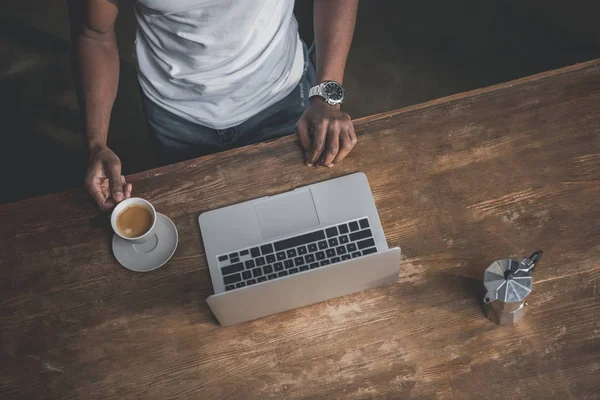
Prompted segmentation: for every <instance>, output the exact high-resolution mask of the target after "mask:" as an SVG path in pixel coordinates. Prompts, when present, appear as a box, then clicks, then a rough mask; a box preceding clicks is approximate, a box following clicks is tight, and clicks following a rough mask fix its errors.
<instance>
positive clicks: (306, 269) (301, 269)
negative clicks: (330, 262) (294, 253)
mask: <svg viewBox="0 0 600 400" xmlns="http://www.w3.org/2000/svg"><path fill="white" fill-rule="evenodd" d="M300 271H308V265H303V266H301V267H300Z"/></svg>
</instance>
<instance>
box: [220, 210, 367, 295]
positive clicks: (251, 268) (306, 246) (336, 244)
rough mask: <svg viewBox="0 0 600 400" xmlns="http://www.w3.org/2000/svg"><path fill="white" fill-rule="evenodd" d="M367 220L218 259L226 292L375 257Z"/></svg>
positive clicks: (275, 242) (332, 227)
mask: <svg viewBox="0 0 600 400" xmlns="http://www.w3.org/2000/svg"><path fill="white" fill-rule="evenodd" d="M376 252H377V248H376V247H375V240H374V239H373V233H372V232H371V229H370V224H369V219H368V218H359V219H356V220H352V221H348V222H345V223H342V224H336V225H332V226H330V227H327V228H323V229H318V230H315V231H312V232H308V233H303V234H301V235H298V236H293V237H290V238H287V239H283V240H277V241H273V242H270V243H266V244H263V245H261V246H256V247H250V248H245V249H240V250H238V251H233V252H231V253H228V254H221V255H218V256H217V260H218V261H219V267H220V268H221V274H222V275H223V283H224V284H225V290H227V291H229V290H234V289H238V288H242V287H245V286H250V285H254V284H257V283H260V282H265V281H267V280H273V279H278V278H282V277H284V276H288V275H293V274H297V273H299V272H303V271H308V270H311V269H315V268H320V267H325V266H327V265H331V264H335V263H338V262H341V261H345V260H349V259H351V258H357V257H361V256H366V255H367V254H371V253H376Z"/></svg>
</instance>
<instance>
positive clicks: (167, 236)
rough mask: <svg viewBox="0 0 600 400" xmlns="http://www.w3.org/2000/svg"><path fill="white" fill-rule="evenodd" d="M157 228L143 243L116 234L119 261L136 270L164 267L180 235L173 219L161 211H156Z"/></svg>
mask: <svg viewBox="0 0 600 400" xmlns="http://www.w3.org/2000/svg"><path fill="white" fill-rule="evenodd" d="M155 229H156V231H155V233H154V236H152V237H151V238H150V239H149V240H148V241H147V242H145V243H142V244H133V243H131V242H128V241H127V240H124V239H121V238H120V237H119V236H118V235H117V234H115V235H114V236H113V240H112V249H113V254H114V255H115V258H116V259H117V261H118V262H119V263H120V264H121V265H122V266H124V267H125V268H127V269H129V270H132V271H136V272H148V271H152V270H155V269H157V268H160V267H162V266H163V265H164V264H165V263H166V262H167V261H169V259H170V258H171V256H173V254H174V253H175V250H176V249H177V243H178V242H179V235H178V234H177V228H176V227H175V224H174V223H173V221H171V220H170V219H169V217H167V216H166V215H164V214H161V213H156V227H155Z"/></svg>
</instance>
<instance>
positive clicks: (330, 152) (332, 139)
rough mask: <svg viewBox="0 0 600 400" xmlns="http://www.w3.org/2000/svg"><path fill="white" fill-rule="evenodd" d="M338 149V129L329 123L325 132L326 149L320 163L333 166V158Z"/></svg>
mask: <svg viewBox="0 0 600 400" xmlns="http://www.w3.org/2000/svg"><path fill="white" fill-rule="evenodd" d="M339 150H340V131H339V130H338V129H336V126H332V125H330V129H329V131H328V133H327V150H326V151H325V153H324V154H323V161H322V163H321V165H323V166H324V167H329V168H331V167H333V160H334V159H335V156H337V154H338V152H339Z"/></svg>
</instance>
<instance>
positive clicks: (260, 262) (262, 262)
mask: <svg viewBox="0 0 600 400" xmlns="http://www.w3.org/2000/svg"><path fill="white" fill-rule="evenodd" d="M265 264H266V262H265V258H264V257H258V258H257V259H256V266H257V267H260V266H261V265H265Z"/></svg>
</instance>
